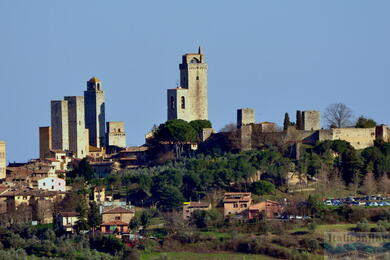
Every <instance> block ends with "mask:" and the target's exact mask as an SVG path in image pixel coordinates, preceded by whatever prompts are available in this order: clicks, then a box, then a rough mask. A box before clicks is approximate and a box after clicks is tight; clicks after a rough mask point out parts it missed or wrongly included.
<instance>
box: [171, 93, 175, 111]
mask: <svg viewBox="0 0 390 260" xmlns="http://www.w3.org/2000/svg"><path fill="white" fill-rule="evenodd" d="M171 109H175V98H174V97H172V96H171Z"/></svg>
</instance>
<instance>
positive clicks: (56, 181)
mask: <svg viewBox="0 0 390 260" xmlns="http://www.w3.org/2000/svg"><path fill="white" fill-rule="evenodd" d="M38 189H40V190H49V191H65V190H66V184H65V180H64V179H61V178H58V177H46V178H42V179H39V180H38Z"/></svg>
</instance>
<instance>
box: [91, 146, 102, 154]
mask: <svg viewBox="0 0 390 260" xmlns="http://www.w3.org/2000/svg"><path fill="white" fill-rule="evenodd" d="M89 151H90V152H102V149H101V148H99V147H96V146H92V145H90V146H89Z"/></svg>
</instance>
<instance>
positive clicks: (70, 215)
mask: <svg viewBox="0 0 390 260" xmlns="http://www.w3.org/2000/svg"><path fill="white" fill-rule="evenodd" d="M79 216H80V214H79V213H77V212H74V211H71V212H65V211H62V212H59V214H58V216H57V218H58V223H59V224H60V227H61V228H62V230H64V231H65V232H68V233H75V232H76V225H77V222H78V221H79Z"/></svg>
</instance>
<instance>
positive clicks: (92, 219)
mask: <svg viewBox="0 0 390 260" xmlns="http://www.w3.org/2000/svg"><path fill="white" fill-rule="evenodd" d="M101 223H102V216H101V215H100V213H99V207H98V206H97V205H96V202H94V201H92V202H90V203H89V211H88V225H89V227H90V228H92V230H95V229H96V228H97V227H98V226H99V225H100V224H101Z"/></svg>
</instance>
